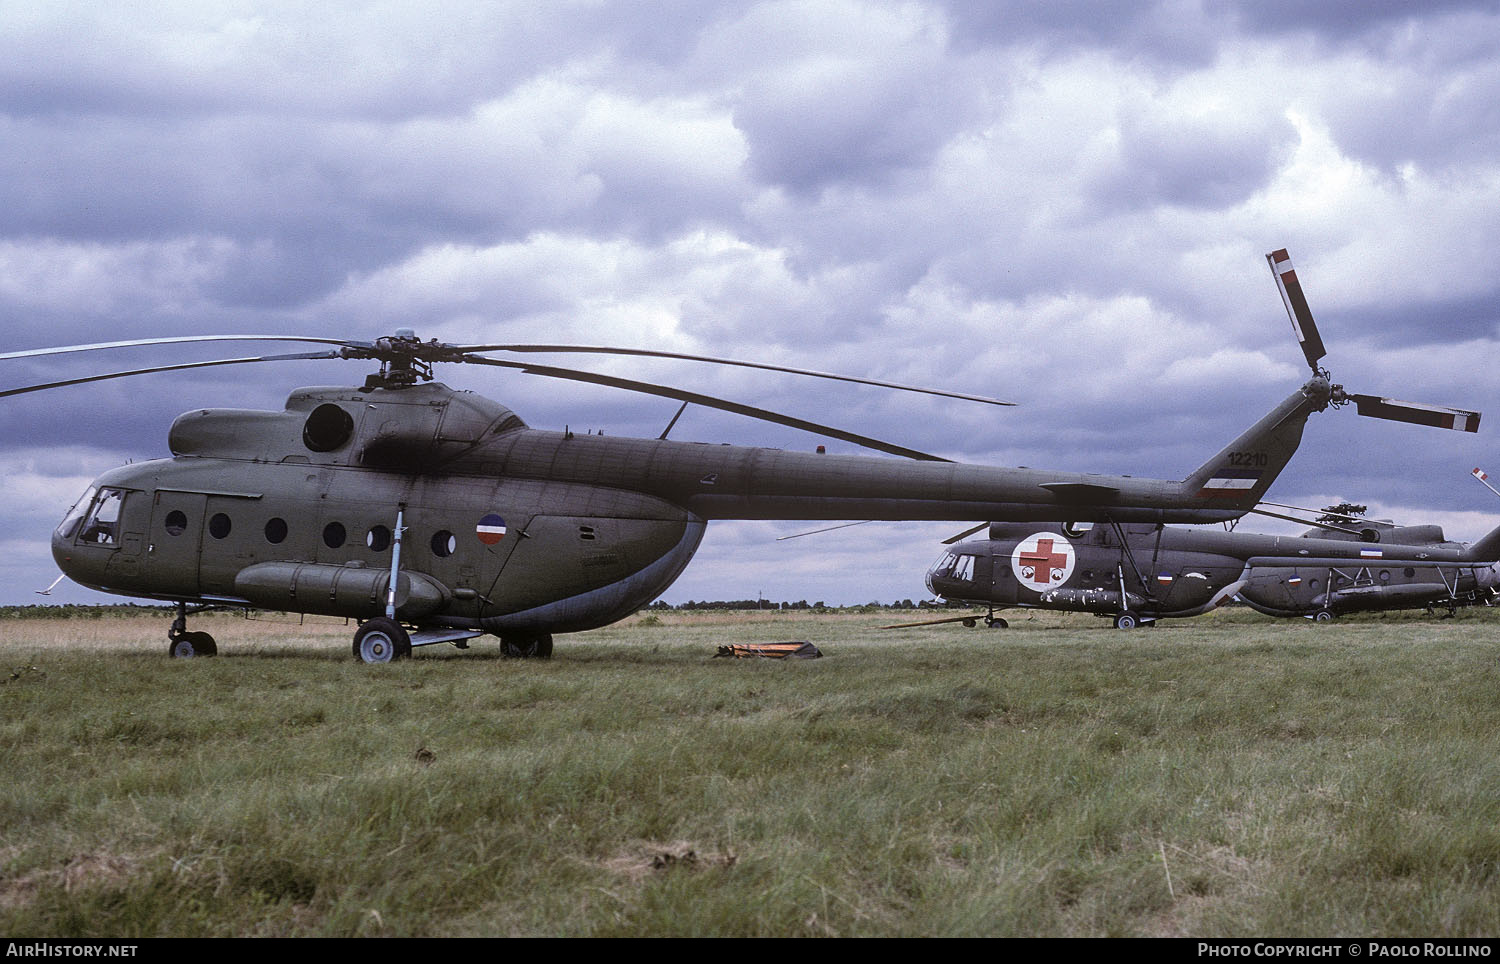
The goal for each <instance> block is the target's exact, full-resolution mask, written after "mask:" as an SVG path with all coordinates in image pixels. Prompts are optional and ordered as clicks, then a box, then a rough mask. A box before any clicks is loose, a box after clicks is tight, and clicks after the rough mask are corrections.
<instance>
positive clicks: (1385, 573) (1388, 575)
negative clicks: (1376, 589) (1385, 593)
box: [1380, 569, 1391, 582]
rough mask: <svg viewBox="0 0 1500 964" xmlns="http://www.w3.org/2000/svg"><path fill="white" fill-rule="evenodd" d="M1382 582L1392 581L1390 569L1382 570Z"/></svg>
mask: <svg viewBox="0 0 1500 964" xmlns="http://www.w3.org/2000/svg"><path fill="white" fill-rule="evenodd" d="M1380 581H1381V582H1390V581H1391V571H1390V570H1389V569H1382V570H1380Z"/></svg>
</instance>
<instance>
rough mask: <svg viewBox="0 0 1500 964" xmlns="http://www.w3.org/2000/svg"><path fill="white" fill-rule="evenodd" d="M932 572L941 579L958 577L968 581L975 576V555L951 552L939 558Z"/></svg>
mask: <svg viewBox="0 0 1500 964" xmlns="http://www.w3.org/2000/svg"><path fill="white" fill-rule="evenodd" d="M930 572H931V574H932V575H934V576H937V577H938V578H940V579H958V580H962V581H965V582H967V581H968V580H970V579H973V578H974V557H973V556H967V555H963V556H961V555H959V554H958V553H956V552H950V553H948V554H947V555H946V556H944V557H943V558H941V559H939V560H938V561H937V564H936V565H934V566H933V567H932V569H931V570H930Z"/></svg>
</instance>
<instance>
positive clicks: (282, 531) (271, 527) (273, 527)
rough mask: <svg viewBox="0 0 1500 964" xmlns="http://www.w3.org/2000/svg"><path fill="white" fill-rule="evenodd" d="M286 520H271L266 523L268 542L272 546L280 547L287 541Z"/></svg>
mask: <svg viewBox="0 0 1500 964" xmlns="http://www.w3.org/2000/svg"><path fill="white" fill-rule="evenodd" d="M286 533H287V528H286V520H285V519H271V520H270V521H268V522H267V523H266V541H267V542H269V543H270V544H271V545H273V546H275V545H280V544H281V543H283V542H285V541H286Z"/></svg>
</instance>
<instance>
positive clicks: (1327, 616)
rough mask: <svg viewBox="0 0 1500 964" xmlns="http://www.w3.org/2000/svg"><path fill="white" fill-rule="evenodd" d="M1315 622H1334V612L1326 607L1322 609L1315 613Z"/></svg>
mask: <svg viewBox="0 0 1500 964" xmlns="http://www.w3.org/2000/svg"><path fill="white" fill-rule="evenodd" d="M1313 622H1315V623H1331V622H1333V613H1331V612H1329V611H1328V610H1326V609H1320V610H1318V611H1317V612H1315V613H1313Z"/></svg>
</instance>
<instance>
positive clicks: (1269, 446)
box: [1180, 377, 1333, 510]
mask: <svg viewBox="0 0 1500 964" xmlns="http://www.w3.org/2000/svg"><path fill="white" fill-rule="evenodd" d="M1332 391H1333V390H1332V386H1330V385H1329V384H1328V379H1326V378H1322V377H1314V378H1312V379H1310V380H1309V381H1308V383H1307V384H1306V385H1303V386H1302V387H1301V388H1300V389H1298V390H1297V391H1296V392H1294V393H1292V394H1291V395H1289V396H1287V398H1286V400H1285V401H1283V402H1282V403H1281V404H1280V405H1278V406H1276V407H1275V408H1274V409H1272V410H1271V411H1270V412H1269V413H1267V414H1266V416H1265V417H1264V418H1262V419H1261V420H1260V421H1258V422H1256V423H1255V424H1254V425H1252V426H1250V427H1249V428H1248V429H1246V430H1245V431H1244V432H1242V433H1240V435H1239V436H1238V437H1237V438H1236V439H1235V440H1234V441H1233V442H1230V443H1229V444H1228V445H1226V446H1225V447H1224V449H1223V450H1222V451H1220V452H1219V454H1217V455H1215V456H1214V457H1213V458H1211V459H1209V460H1208V461H1207V462H1204V463H1203V464H1202V465H1201V466H1199V467H1198V469H1197V471H1195V472H1194V473H1193V474H1192V475H1190V476H1188V477H1187V479H1186V480H1184V481H1183V482H1182V483H1181V486H1182V488H1181V490H1180V492H1181V494H1183V495H1185V496H1188V497H1190V498H1198V499H1201V500H1203V501H1202V504H1203V506H1204V507H1205V508H1209V507H1213V508H1226V509H1247V510H1248V509H1250V508H1252V507H1254V506H1255V504H1256V503H1257V502H1259V501H1260V498H1261V496H1262V495H1264V494H1265V492H1266V490H1267V489H1268V488H1270V487H1271V483H1272V482H1274V481H1276V477H1277V476H1278V475H1280V474H1281V470H1282V469H1284V468H1286V464H1287V463H1288V462H1289V461H1291V458H1292V455H1293V454H1294V453H1295V452H1296V451H1297V445H1298V444H1299V443H1300V442H1301V441H1302V429H1303V428H1304V427H1305V426H1306V425H1307V418H1308V416H1309V415H1311V414H1312V413H1313V412H1321V411H1322V410H1323V409H1325V408H1327V407H1328V401H1329V399H1330V397H1331V396H1332Z"/></svg>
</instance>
